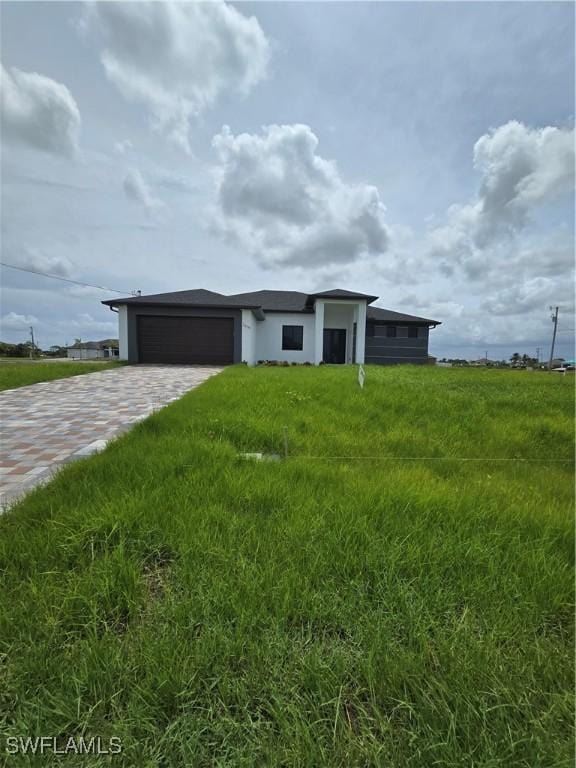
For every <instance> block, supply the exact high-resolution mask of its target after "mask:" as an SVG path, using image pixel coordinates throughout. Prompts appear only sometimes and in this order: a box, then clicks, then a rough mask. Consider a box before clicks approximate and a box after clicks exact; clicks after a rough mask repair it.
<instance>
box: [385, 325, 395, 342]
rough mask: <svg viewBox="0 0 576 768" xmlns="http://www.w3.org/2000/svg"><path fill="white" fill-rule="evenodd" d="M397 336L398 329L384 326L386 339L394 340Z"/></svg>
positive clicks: (392, 326) (393, 326)
mask: <svg viewBox="0 0 576 768" xmlns="http://www.w3.org/2000/svg"><path fill="white" fill-rule="evenodd" d="M397 336H398V329H397V328H396V326H395V325H387V326H386V338H387V339H395V338H396V337H397Z"/></svg>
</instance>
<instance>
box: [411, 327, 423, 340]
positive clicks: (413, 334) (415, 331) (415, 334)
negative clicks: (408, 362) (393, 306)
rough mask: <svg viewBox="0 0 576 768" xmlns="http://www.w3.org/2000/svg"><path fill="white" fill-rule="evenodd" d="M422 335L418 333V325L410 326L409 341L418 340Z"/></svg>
mask: <svg viewBox="0 0 576 768" xmlns="http://www.w3.org/2000/svg"><path fill="white" fill-rule="evenodd" d="M419 335H420V334H419V333H418V326H417V325H409V326H408V338H409V339H417V338H418V336H419Z"/></svg>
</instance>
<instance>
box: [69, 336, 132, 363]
mask: <svg viewBox="0 0 576 768" xmlns="http://www.w3.org/2000/svg"><path fill="white" fill-rule="evenodd" d="M119 354H120V351H119V347H118V339H102V341H78V342H76V344H72V346H71V347H67V349H66V355H67V357H70V358H72V359H73V360H107V359H110V360H112V359H116V360H117V359H118V357H119Z"/></svg>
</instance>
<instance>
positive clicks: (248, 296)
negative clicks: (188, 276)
mask: <svg viewBox="0 0 576 768" xmlns="http://www.w3.org/2000/svg"><path fill="white" fill-rule="evenodd" d="M316 298H318V299H330V298H332V299H366V300H367V302H368V303H369V304H370V302H372V301H375V300H376V299H377V298H378V297H377V296H369V295H367V294H365V293H354V292H353V291H345V290H342V289H341V288H336V289H334V290H332V291H321V292H319V293H302V292H301V291H250V292H248V293H235V294H232V295H229V296H225V295H224V294H223V293H216V292H215V291H206V290H204V289H203V288H199V289H196V290H191V291H174V292H171V293H155V294H152V295H150V296H129V297H127V298H125V299H108V300H107V301H103V302H102V304H107V305H108V306H117V305H119V304H157V305H163V304H170V305H177V306H178V305H182V306H196V307H237V308H239V309H240V308H244V309H259V310H263V311H264V312H313V304H314V299H316ZM367 318H368V320H379V321H381V322H407V323H416V322H419V323H424V324H427V325H439V324H440V322H439V321H438V320H429V319H427V318H425V317H417V316H416V315H405V314H402V313H401V312H393V311H392V310H389V309H381V308H380V307H368V308H367Z"/></svg>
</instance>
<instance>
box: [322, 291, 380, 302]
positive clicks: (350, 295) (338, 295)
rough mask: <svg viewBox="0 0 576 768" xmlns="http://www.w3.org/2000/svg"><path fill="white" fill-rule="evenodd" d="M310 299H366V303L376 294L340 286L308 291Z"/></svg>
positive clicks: (374, 299)
mask: <svg viewBox="0 0 576 768" xmlns="http://www.w3.org/2000/svg"><path fill="white" fill-rule="evenodd" d="M309 298H310V299H366V300H367V302H368V304H370V303H371V302H373V301H376V299H377V298H378V296H368V294H366V293H356V292H355V291H345V290H343V289H342V288H334V289H333V290H332V291H321V292H320V293H310V294H309Z"/></svg>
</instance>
